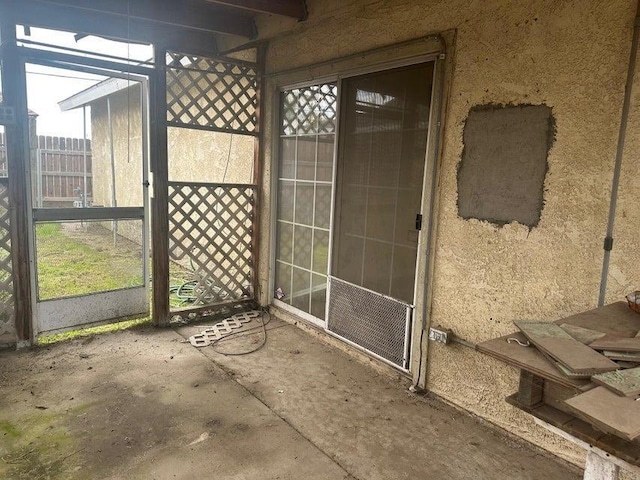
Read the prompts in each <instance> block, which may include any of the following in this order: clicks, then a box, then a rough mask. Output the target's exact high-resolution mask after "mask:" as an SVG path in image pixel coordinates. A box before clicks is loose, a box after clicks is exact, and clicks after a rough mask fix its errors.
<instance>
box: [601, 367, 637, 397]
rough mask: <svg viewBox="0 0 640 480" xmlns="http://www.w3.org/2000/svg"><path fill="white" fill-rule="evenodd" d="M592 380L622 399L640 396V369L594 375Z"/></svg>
mask: <svg viewBox="0 0 640 480" xmlns="http://www.w3.org/2000/svg"><path fill="white" fill-rule="evenodd" d="M592 380H593V382H594V383H597V384H598V385H601V386H603V387H606V388H608V389H609V390H611V391H612V392H614V393H616V394H617V395H620V396H622V397H633V396H637V395H638V394H640V368H630V369H628V370H617V371H615V372H606V373H600V374H598V375H594V376H593V377H592Z"/></svg>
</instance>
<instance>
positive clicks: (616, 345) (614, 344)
mask: <svg viewBox="0 0 640 480" xmlns="http://www.w3.org/2000/svg"><path fill="white" fill-rule="evenodd" d="M590 346H591V348H595V349H596V350H609V351H611V352H640V337H631V338H621V337H616V336H613V335H605V336H604V337H602V338H599V339H598V340H595V341H594V342H593V343H591V345H590Z"/></svg>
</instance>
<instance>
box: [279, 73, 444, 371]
mask: <svg viewBox="0 0 640 480" xmlns="http://www.w3.org/2000/svg"><path fill="white" fill-rule="evenodd" d="M433 76H434V63H433V62H427V63H420V64H417V65H411V66H406V67H401V68H395V69H388V70H384V71H381V72H376V73H368V74H366V75H358V76H350V77H346V78H343V79H341V80H340V82H339V83H340V89H339V92H340V94H339V96H340V99H339V102H338V88H337V85H338V82H336V83H326V84H318V85H312V86H308V87H303V88H295V89H291V90H285V91H283V92H282V94H281V97H280V119H281V120H280V132H279V133H280V135H279V145H278V179H277V184H276V190H277V209H276V210H277V211H276V232H275V233H276V239H275V273H274V292H273V295H274V299H275V300H274V302H275V303H276V304H277V305H278V306H281V307H283V308H286V309H292V310H293V311H294V312H295V313H296V314H298V315H300V316H302V317H304V318H307V319H308V320H310V321H312V322H315V323H317V324H319V325H321V326H323V327H326V328H327V330H328V331H329V332H331V333H333V334H334V335H336V336H338V337H340V338H342V339H344V340H345V341H347V342H350V343H352V344H354V345H357V346H358V347H360V348H362V349H364V350H366V351H368V352H370V353H371V354H374V355H375V356H378V357H379V358H382V359H384V360H385V361H387V362H389V363H392V364H393V365H396V366H397V367H400V368H402V369H405V370H406V369H407V368H408V364H409V350H410V349H409V345H410V338H409V333H410V331H411V322H412V318H413V304H414V290H415V283H416V282H415V276H416V263H417V257H418V245H419V238H420V230H421V228H422V221H423V220H422V194H423V183H424V178H423V177H424V172H425V156H426V150H427V137H428V131H429V118H430V108H431V94H432V85H433ZM338 103H340V108H338ZM338 111H339V114H340V127H339V130H338V131H336V129H337V118H336V117H337V113H338ZM336 136H337V137H336ZM336 142H337V143H336ZM334 152H335V154H334ZM334 165H335V170H336V172H335V175H334ZM426 221H428V219H425V222H426Z"/></svg>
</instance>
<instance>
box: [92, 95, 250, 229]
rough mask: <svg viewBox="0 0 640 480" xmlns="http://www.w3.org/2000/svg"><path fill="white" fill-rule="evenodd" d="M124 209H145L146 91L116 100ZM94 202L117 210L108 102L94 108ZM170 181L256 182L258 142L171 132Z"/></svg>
mask: <svg viewBox="0 0 640 480" xmlns="http://www.w3.org/2000/svg"><path fill="white" fill-rule="evenodd" d="M110 99H111V118H112V124H113V144H114V158H115V178H116V199H117V205H118V207H127V206H142V204H143V189H142V186H141V185H142V119H141V110H140V88H139V87H138V86H134V87H131V88H129V89H128V90H123V91H120V92H118V93H115V94H113V95H111V96H110ZM91 128H92V133H91V136H92V146H93V202H94V204H95V205H102V206H111V205H112V203H111V202H112V193H111V183H112V174H111V150H110V137H109V124H108V115H107V100H106V97H105V98H102V99H99V100H97V101H95V102H93V103H92V104H91ZM167 143H168V152H169V181H182V182H221V183H251V181H252V175H253V161H254V155H253V150H254V137H251V136H246V135H232V134H227V133H217V132H208V131H203V130H191V129H186V128H175V127H173V128H169V129H168V142H167ZM127 225H128V226H130V227H132V226H133V223H132V222H128V223H125V224H123V227H122V228H120V229H119V232H120V233H121V234H122V235H124V236H126V237H128V238H130V239H132V240H135V241H139V240H140V238H141V235H142V232H141V230H140V229H138V228H130V230H131V231H125V230H123V228H124V227H127Z"/></svg>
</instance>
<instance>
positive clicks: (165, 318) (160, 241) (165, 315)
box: [149, 45, 170, 326]
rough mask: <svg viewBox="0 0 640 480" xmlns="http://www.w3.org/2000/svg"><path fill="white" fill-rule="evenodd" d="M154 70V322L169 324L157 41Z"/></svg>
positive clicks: (162, 92) (163, 109) (162, 53)
mask: <svg viewBox="0 0 640 480" xmlns="http://www.w3.org/2000/svg"><path fill="white" fill-rule="evenodd" d="M154 62H155V71H154V74H153V76H152V78H150V79H149V97H150V99H149V100H150V102H149V103H150V108H149V110H150V113H151V115H150V117H151V118H150V122H149V123H150V125H149V127H150V128H149V134H150V145H149V153H150V165H151V172H152V176H151V181H152V185H151V191H152V192H153V198H152V199H151V252H152V253H151V264H152V267H153V277H152V283H153V303H152V305H153V309H152V317H153V323H154V325H157V326H164V325H168V324H169V316H170V311H169V187H168V182H169V167H168V152H167V76H166V48H164V47H162V46H159V45H156V48H155V60H154Z"/></svg>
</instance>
